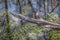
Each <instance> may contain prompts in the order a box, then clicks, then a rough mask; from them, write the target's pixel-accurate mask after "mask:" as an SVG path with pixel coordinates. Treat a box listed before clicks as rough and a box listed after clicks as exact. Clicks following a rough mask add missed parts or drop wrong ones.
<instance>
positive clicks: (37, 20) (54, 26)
mask: <svg viewBox="0 0 60 40" xmlns="http://www.w3.org/2000/svg"><path fill="white" fill-rule="evenodd" d="M11 14H12V15H13V16H15V17H17V18H19V19H24V20H25V21H27V22H30V23H34V24H38V25H41V24H42V25H51V26H50V27H46V28H53V29H60V24H58V23H52V22H48V21H45V20H43V19H34V18H29V17H27V16H24V15H22V14H16V13H14V14H13V13H11Z"/></svg>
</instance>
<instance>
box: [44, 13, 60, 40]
mask: <svg viewBox="0 0 60 40" xmlns="http://www.w3.org/2000/svg"><path fill="white" fill-rule="evenodd" d="M44 18H46V20H47V21H50V22H58V20H59V17H58V14H56V13H48V14H47V15H46V16H45V17H44ZM49 40H60V30H51V31H49Z"/></svg>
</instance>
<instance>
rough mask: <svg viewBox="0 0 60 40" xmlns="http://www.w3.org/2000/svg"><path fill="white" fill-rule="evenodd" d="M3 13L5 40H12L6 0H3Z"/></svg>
mask: <svg viewBox="0 0 60 40" xmlns="http://www.w3.org/2000/svg"><path fill="white" fill-rule="evenodd" d="M5 12H6V26H7V40H12V37H11V30H10V23H9V16H8V5H7V0H5Z"/></svg>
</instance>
